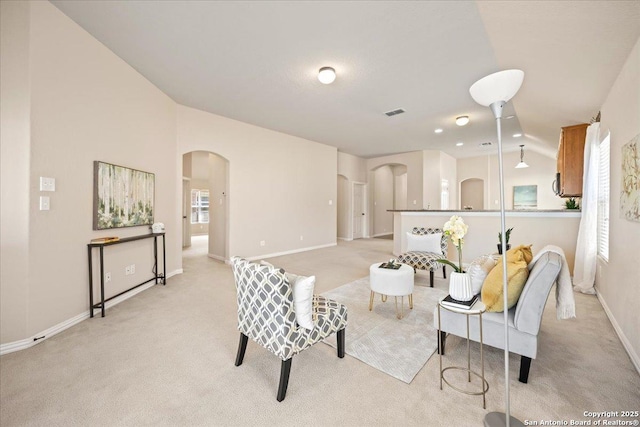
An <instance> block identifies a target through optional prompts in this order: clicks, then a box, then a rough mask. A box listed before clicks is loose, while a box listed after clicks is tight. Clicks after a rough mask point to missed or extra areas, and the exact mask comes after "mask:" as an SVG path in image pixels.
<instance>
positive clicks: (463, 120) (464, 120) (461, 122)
mask: <svg viewBox="0 0 640 427" xmlns="http://www.w3.org/2000/svg"><path fill="white" fill-rule="evenodd" d="M467 123H469V116H460V117H456V124H457V125H458V126H464V125H466V124H467Z"/></svg>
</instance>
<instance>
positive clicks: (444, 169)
mask: <svg viewBox="0 0 640 427" xmlns="http://www.w3.org/2000/svg"><path fill="white" fill-rule="evenodd" d="M457 176H458V161H457V159H455V158H454V157H451V156H450V155H448V154H446V153H440V179H441V180H442V179H446V180H447V181H449V209H457V208H458V185H457V183H456V179H457ZM440 191H441V190H440ZM438 200H440V198H439V199H438ZM440 208H441V209H442V206H440Z"/></svg>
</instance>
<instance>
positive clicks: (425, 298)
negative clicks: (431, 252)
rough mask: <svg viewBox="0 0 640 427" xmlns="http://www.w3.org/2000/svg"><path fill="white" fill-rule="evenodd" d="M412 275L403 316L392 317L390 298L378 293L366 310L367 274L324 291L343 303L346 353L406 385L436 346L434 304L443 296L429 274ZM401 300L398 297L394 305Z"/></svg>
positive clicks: (333, 344) (332, 340) (367, 293)
mask: <svg viewBox="0 0 640 427" xmlns="http://www.w3.org/2000/svg"><path fill="white" fill-rule="evenodd" d="M415 280H416V282H415V287H414V293H413V310H409V301H408V297H405V298H404V317H403V318H402V319H401V320H398V319H397V318H396V311H395V302H394V297H389V298H388V299H387V302H384V303H383V302H382V301H381V299H380V294H376V296H375V300H374V302H373V310H372V311H369V295H370V292H371V289H370V288H369V277H363V278H362V279H358V280H356V281H355V282H351V283H348V284H346V285H343V286H340V287H339V288H336V289H333V290H331V291H328V292H324V293H323V294H322V295H324V296H325V297H327V298H331V299H333V300H336V301H338V302H340V303H342V304H345V305H346V306H347V309H348V312H347V313H348V314H347V316H348V317H347V320H348V324H347V331H346V346H345V351H346V353H347V354H348V355H350V356H353V357H355V358H356V359H359V360H361V361H363V362H364V363H366V364H367V365H370V366H373V367H374V368H376V369H378V370H380V371H382V372H384V373H385V374H388V375H391V376H392V377H395V378H397V379H399V380H401V381H404V382H405V383H407V384H409V383H411V381H412V380H413V378H414V377H415V376H416V375H417V374H418V372H419V371H420V369H422V367H423V366H424V364H425V363H427V360H429V358H430V357H431V355H432V354H433V353H434V352H435V351H436V349H437V347H438V341H437V337H436V329H435V328H434V327H433V309H434V308H435V306H436V304H437V303H438V300H439V299H440V298H442V297H444V296H446V295H447V293H446V292H445V291H443V290H440V289H434V288H430V287H429V279H428V277H422V276H420V275H416V276H415ZM399 304H400V297H398V308H400V305H399ZM335 341H336V339H335V337H334V336H332V337H331V338H329V339H327V340H326V341H324V343H325V344H328V345H330V346H332V347H335V346H336V342H335Z"/></svg>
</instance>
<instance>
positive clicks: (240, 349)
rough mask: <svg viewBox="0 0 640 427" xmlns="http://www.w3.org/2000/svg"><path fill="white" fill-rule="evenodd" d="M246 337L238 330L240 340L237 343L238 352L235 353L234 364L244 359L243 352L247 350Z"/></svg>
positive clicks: (238, 363) (240, 362) (240, 363)
mask: <svg viewBox="0 0 640 427" xmlns="http://www.w3.org/2000/svg"><path fill="white" fill-rule="evenodd" d="M248 338H249V337H247V336H246V335H245V334H243V333H242V332H240V342H239V343H238V354H237V355H236V366H240V365H242V360H243V359H244V352H245V351H246V350H247V340H248Z"/></svg>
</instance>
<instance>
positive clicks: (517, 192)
mask: <svg viewBox="0 0 640 427" xmlns="http://www.w3.org/2000/svg"><path fill="white" fill-rule="evenodd" d="M537 208H538V186H537V185H514V186H513V209H518V210H522V209H537Z"/></svg>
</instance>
